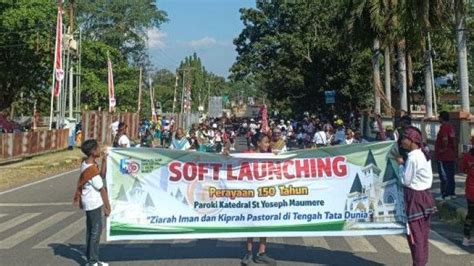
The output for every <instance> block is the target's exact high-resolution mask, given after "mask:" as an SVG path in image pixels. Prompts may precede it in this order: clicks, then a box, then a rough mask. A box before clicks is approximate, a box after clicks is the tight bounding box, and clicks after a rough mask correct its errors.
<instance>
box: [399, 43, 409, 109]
mask: <svg viewBox="0 0 474 266" xmlns="http://www.w3.org/2000/svg"><path fill="white" fill-rule="evenodd" d="M397 54H398V59H397V60H398V90H399V91H400V110H404V111H405V112H408V102H407V95H408V94H407V73H406V58H405V40H402V41H400V42H399V43H398V47H397Z"/></svg>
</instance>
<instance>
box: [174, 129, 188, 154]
mask: <svg viewBox="0 0 474 266" xmlns="http://www.w3.org/2000/svg"><path fill="white" fill-rule="evenodd" d="M170 149H171V150H182V151H186V150H189V149H191V145H190V144H189V141H188V139H187V138H186V137H185V136H184V130H183V129H182V128H178V129H177V130H176V133H175V136H174V138H173V139H172V140H171V145H170Z"/></svg>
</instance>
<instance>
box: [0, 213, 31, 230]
mask: <svg viewBox="0 0 474 266" xmlns="http://www.w3.org/2000/svg"><path fill="white" fill-rule="evenodd" d="M38 215H40V213H23V214H22V215H20V216H17V217H14V218H12V219H10V220H8V221H6V222H3V223H1V224H0V233H1V232H4V231H7V230H8V229H10V228H13V227H15V226H17V225H19V224H22V223H24V222H26V221H29V220H30V219H32V218H34V217H36V216H38Z"/></svg>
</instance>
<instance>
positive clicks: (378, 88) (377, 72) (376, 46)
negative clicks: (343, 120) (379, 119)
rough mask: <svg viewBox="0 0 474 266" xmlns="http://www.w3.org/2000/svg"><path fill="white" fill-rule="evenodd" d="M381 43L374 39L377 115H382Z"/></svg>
mask: <svg viewBox="0 0 474 266" xmlns="http://www.w3.org/2000/svg"><path fill="white" fill-rule="evenodd" d="M379 50H380V42H379V40H378V39H377V38H375V39H374V46H373V52H374V55H373V56H372V75H373V79H374V99H375V101H374V111H375V113H376V114H380V113H381V108H380V91H381V90H382V88H381V87H382V84H381V81H380V63H379V55H380V51H379Z"/></svg>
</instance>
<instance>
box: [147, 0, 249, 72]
mask: <svg viewBox="0 0 474 266" xmlns="http://www.w3.org/2000/svg"><path fill="white" fill-rule="evenodd" d="M157 6H158V8H159V9H161V10H164V11H166V12H167V13H168V19H169V21H168V22H167V23H165V24H163V25H162V26H161V28H160V29H152V30H149V32H148V38H149V43H148V45H149V52H150V58H151V62H152V63H153V64H154V66H155V67H157V68H167V69H169V70H171V71H173V72H174V71H175V69H176V68H177V66H178V65H179V62H180V61H181V60H182V59H184V57H185V56H188V55H191V54H192V53H193V52H194V51H195V52H196V53H197V55H198V56H199V57H201V60H202V62H203V64H204V66H205V67H206V69H207V70H208V71H210V72H213V73H215V74H218V75H220V76H224V77H227V76H228V75H229V68H230V67H231V66H232V63H233V62H234V60H235V57H236V56H237V53H236V52H235V46H234V45H233V44H232V41H233V39H234V38H235V37H237V36H238V34H239V33H240V32H241V30H242V28H243V24H242V22H241V21H240V13H239V9H240V8H242V7H255V0H157Z"/></svg>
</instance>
